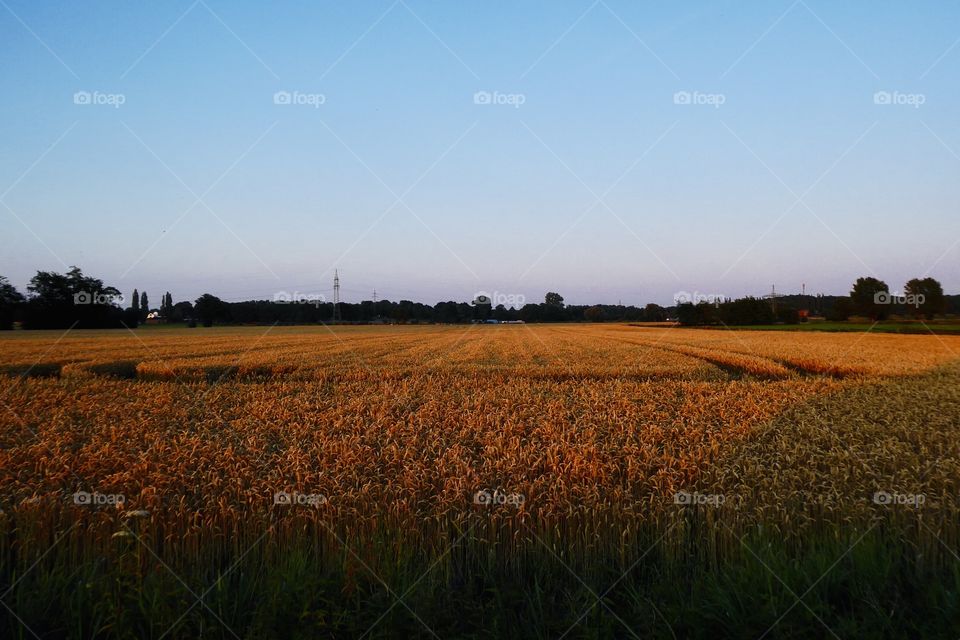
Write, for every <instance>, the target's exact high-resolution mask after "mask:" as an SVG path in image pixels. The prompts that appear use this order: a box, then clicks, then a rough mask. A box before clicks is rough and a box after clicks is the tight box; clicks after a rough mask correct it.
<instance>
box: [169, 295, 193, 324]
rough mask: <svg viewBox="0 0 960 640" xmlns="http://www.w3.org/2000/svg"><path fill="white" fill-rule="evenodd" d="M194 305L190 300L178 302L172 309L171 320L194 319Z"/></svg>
mask: <svg viewBox="0 0 960 640" xmlns="http://www.w3.org/2000/svg"><path fill="white" fill-rule="evenodd" d="M193 313H194V312H193V305H192V304H190V303H189V302H188V301H186V300H184V301H183V302H178V303H177V304H175V305H173V307H171V309H170V317H169V318H168V321H169V322H184V321H186V320H192V319H193Z"/></svg>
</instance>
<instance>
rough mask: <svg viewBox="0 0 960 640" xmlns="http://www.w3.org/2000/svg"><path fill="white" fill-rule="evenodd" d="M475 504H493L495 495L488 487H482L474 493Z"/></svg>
mask: <svg viewBox="0 0 960 640" xmlns="http://www.w3.org/2000/svg"><path fill="white" fill-rule="evenodd" d="M473 504H483V505H489V504H493V496H492V495H490V492H489V491H487V490H486V489H481V490H480V491H477V492H476V493H475V494H473Z"/></svg>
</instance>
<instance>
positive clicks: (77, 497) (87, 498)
mask: <svg viewBox="0 0 960 640" xmlns="http://www.w3.org/2000/svg"><path fill="white" fill-rule="evenodd" d="M92 502H93V494H91V493H89V492H87V491H77V492H76V493H75V494H73V504H79V505H88V504H91V503H92Z"/></svg>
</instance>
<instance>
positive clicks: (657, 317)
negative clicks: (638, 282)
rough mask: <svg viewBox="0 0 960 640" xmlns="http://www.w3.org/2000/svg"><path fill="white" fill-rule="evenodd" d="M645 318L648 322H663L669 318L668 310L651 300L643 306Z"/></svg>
mask: <svg viewBox="0 0 960 640" xmlns="http://www.w3.org/2000/svg"><path fill="white" fill-rule="evenodd" d="M643 319H644V320H646V321H647V322H663V321H664V320H666V319H667V310H666V309H664V308H663V307H661V306H660V305H658V304H654V303H652V302H651V303H649V304H647V306H645V307H644V308H643Z"/></svg>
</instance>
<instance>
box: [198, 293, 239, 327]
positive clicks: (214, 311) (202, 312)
mask: <svg viewBox="0 0 960 640" xmlns="http://www.w3.org/2000/svg"><path fill="white" fill-rule="evenodd" d="M193 311H194V313H196V314H197V317H198V318H199V319H200V322H202V323H203V326H205V327H212V326H213V323H214V322H229V320H230V307H229V306H228V305H227V303H226V302H224V301H223V300H221V299H220V298H218V297H216V296H214V295H210V294H209V293H205V294H203V295H202V296H200V297H199V298H197V301H196V302H195V303H194V304H193Z"/></svg>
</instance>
